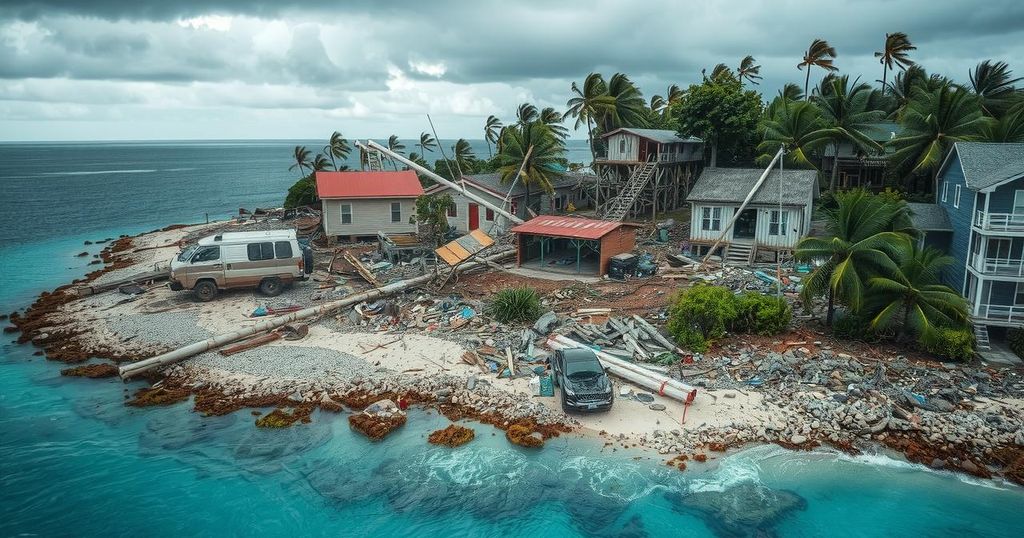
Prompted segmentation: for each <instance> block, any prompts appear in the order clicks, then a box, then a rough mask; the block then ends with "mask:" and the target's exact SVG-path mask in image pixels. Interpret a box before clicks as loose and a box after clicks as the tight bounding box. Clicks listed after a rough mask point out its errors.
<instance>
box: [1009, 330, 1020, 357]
mask: <svg viewBox="0 0 1024 538" xmlns="http://www.w3.org/2000/svg"><path fill="white" fill-rule="evenodd" d="M1006 341H1007V343H1008V344H1010V349H1011V350H1013V352H1014V353H1016V354H1017V356H1018V357H1021V358H1024V329H1010V330H1008V331H1006Z"/></svg>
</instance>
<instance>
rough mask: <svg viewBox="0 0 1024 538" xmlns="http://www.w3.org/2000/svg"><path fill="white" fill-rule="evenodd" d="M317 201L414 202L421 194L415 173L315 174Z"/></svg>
mask: <svg viewBox="0 0 1024 538" xmlns="http://www.w3.org/2000/svg"><path fill="white" fill-rule="evenodd" d="M316 193H317V194H318V195H319V196H320V198H415V197H417V196H420V195H422V194H423V187H422V186H421V185H420V179H419V178H418V177H416V172H413V171H412V170H401V171H398V172H388V171H381V172H317V173H316Z"/></svg>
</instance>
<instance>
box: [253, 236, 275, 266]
mask: <svg viewBox="0 0 1024 538" xmlns="http://www.w3.org/2000/svg"><path fill="white" fill-rule="evenodd" d="M247 251H248V254H249V261H251V262H258V261H260V260H273V259H274V244H273V243H271V242H269V241H268V242H266V243H249V245H248V246H247Z"/></svg>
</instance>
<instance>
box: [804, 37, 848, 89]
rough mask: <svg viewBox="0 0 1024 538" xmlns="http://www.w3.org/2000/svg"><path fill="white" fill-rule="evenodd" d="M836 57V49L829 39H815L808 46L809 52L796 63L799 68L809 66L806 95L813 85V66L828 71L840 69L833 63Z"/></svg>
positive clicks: (805, 84) (805, 81)
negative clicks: (829, 42)
mask: <svg viewBox="0 0 1024 538" xmlns="http://www.w3.org/2000/svg"><path fill="white" fill-rule="evenodd" d="M835 57H836V49H835V47H833V46H832V45H829V44H828V41H825V40H824V39H815V40H814V41H812V42H811V46H810V47H808V48H807V52H805V53H804V58H803V60H801V61H800V63H798V64H796V67H797V69H803V68H805V67H806V68H807V77H806V78H805V79H804V95H805V96H806V95H807V92H808V91H810V85H811V68H812V67H815V66H817V67H820V68H822V69H824V70H825V71H828V72H830V73H831V72H834V71H838V70H839V69H838V68H837V67H836V66H834V65H832V60H833V59H834V58H835Z"/></svg>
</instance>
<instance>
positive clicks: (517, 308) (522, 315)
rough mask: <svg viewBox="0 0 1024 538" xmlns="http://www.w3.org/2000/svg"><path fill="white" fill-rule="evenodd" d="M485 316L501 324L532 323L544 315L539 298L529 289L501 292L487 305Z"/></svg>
mask: <svg viewBox="0 0 1024 538" xmlns="http://www.w3.org/2000/svg"><path fill="white" fill-rule="evenodd" d="M486 312H487V315H489V316H491V317H493V318H494V319H496V320H498V321H500V322H501V323H533V322H534V321H537V318H539V317H540V315H541V314H543V313H544V310H543V309H542V308H541V306H540V296H539V295H537V292H536V291H534V290H533V289H531V288H526V287H523V288H509V289H505V290H501V291H499V292H498V293H496V294H495V295H494V297H493V298H492V299H491V300H490V302H488V303H487V307H486Z"/></svg>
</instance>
